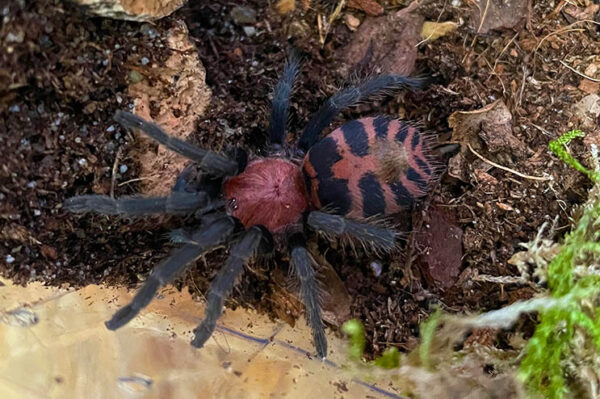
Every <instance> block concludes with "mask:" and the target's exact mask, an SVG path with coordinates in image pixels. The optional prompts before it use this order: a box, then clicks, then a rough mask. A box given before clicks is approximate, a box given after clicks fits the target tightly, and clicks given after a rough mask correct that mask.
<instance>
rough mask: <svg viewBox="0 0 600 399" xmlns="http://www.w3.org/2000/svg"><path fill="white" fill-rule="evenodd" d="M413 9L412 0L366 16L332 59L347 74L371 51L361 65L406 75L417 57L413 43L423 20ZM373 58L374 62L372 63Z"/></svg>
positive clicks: (414, 4)
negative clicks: (382, 13)
mask: <svg viewBox="0 0 600 399" xmlns="http://www.w3.org/2000/svg"><path fill="white" fill-rule="evenodd" d="M417 8H418V3H417V2H416V1H415V2H413V3H411V4H410V5H408V6H407V7H405V8H403V9H401V10H399V11H397V12H395V13H392V14H390V15H385V16H382V17H377V18H366V19H365V20H364V21H363V22H362V23H361V24H360V27H359V28H358V29H357V31H356V33H355V34H354V35H353V36H352V41H351V42H350V43H349V44H348V45H346V46H344V47H341V48H339V49H338V50H337V51H336V58H337V59H338V60H339V61H340V63H341V64H342V70H341V71H340V72H341V73H342V74H346V73H348V72H349V69H350V68H352V67H354V66H355V65H357V64H359V63H362V61H361V60H363V58H364V57H365V55H366V54H368V53H369V52H371V54H372V55H371V56H370V59H369V60H367V64H366V65H365V67H367V68H373V69H375V68H377V69H379V70H380V71H381V73H389V74H399V75H410V74H411V73H412V71H413V70H414V67H415V62H416V60H417V47H416V44H417V43H418V42H419V41H420V40H421V29H422V26H423V21H424V18H423V16H421V15H419V13H418V12H417ZM373 38H377V40H373ZM375 60H376V62H377V64H376V65H372V63H374V62H375ZM343 69H347V70H343Z"/></svg>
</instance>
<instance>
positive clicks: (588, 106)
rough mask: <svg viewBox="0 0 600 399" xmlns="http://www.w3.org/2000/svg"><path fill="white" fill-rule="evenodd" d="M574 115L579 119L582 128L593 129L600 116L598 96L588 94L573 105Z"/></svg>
mask: <svg viewBox="0 0 600 399" xmlns="http://www.w3.org/2000/svg"><path fill="white" fill-rule="evenodd" d="M573 110H574V115H575V117H577V119H579V123H580V124H581V128H582V129H590V130H593V129H594V128H595V126H596V119H597V118H598V116H600V96H599V95H598V94H589V95H587V96H585V97H583V98H582V99H581V100H580V101H579V102H578V103H577V104H575V105H574V106H573Z"/></svg>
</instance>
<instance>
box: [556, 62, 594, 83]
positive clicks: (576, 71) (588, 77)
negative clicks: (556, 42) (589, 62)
mask: <svg viewBox="0 0 600 399" xmlns="http://www.w3.org/2000/svg"><path fill="white" fill-rule="evenodd" d="M559 62H560V63H561V64H563V65H564V66H565V67H567V68H569V69H570V70H571V71H573V72H575V73H576V74H577V75H579V76H581V77H583V78H586V79H588V80H591V81H592V82H600V79H595V78H592V77H591V76H587V75H586V74H584V73H581V72H579V71H578V70H577V69H575V68H573V67H572V66H571V65H569V64H567V63H566V62H564V61H563V60H560V61H559Z"/></svg>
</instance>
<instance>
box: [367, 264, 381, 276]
mask: <svg viewBox="0 0 600 399" xmlns="http://www.w3.org/2000/svg"><path fill="white" fill-rule="evenodd" d="M369 266H370V267H371V270H373V274H375V277H379V276H381V270H382V269H383V267H382V266H381V263H380V262H377V261H373V262H371V263H370V264H369Z"/></svg>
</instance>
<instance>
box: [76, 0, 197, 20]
mask: <svg viewBox="0 0 600 399" xmlns="http://www.w3.org/2000/svg"><path fill="white" fill-rule="evenodd" d="M73 1H74V2H75V3H77V4H79V5H81V6H82V7H83V8H84V9H85V10H86V11H87V12H88V13H90V14H94V15H98V16H101V17H107V18H114V19H124V20H128V21H139V22H141V21H154V20H157V19H160V18H163V17H166V16H167V15H170V14H171V13H173V12H174V11H175V10H177V9H178V8H180V7H181V6H183V5H184V4H185V3H186V2H187V0H73Z"/></svg>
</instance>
